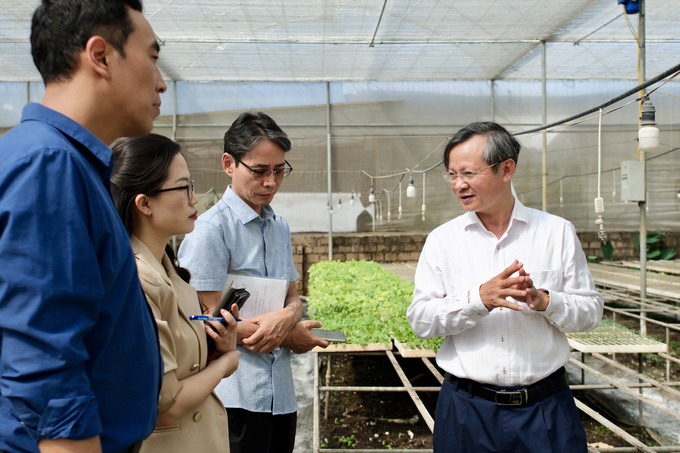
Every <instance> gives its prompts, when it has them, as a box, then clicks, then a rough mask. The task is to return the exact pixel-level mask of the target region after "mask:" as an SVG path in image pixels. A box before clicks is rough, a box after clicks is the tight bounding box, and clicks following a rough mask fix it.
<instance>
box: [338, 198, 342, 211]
mask: <svg viewBox="0 0 680 453" xmlns="http://www.w3.org/2000/svg"><path fill="white" fill-rule="evenodd" d="M338 209H342V198H338Z"/></svg>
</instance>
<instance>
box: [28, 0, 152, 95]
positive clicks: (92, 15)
mask: <svg viewBox="0 0 680 453" xmlns="http://www.w3.org/2000/svg"><path fill="white" fill-rule="evenodd" d="M127 7H130V8H132V9H134V10H136V11H139V12H140V13H141V12H142V2H141V0H42V4H41V5H40V6H39V7H38V9H36V10H35V12H34V13H33V20H32V22H31V53H32V55H33V63H35V66H36V67H37V68H38V71H40V75H41V76H42V79H43V82H45V84H48V83H51V82H60V81H65V80H68V79H70V78H71V77H72V76H73V74H74V73H75V71H76V69H77V68H78V54H80V52H82V50H83V49H85V45H86V44H87V41H88V40H89V39H90V38H91V37H92V36H95V35H97V36H101V37H102V38H104V39H105V40H106V42H108V43H109V44H111V45H112V46H113V48H114V49H116V50H117V51H118V53H120V54H121V55H122V56H123V57H125V43H126V41H127V38H128V36H129V35H130V33H132V32H133V31H134V30H135V26H134V23H133V22H132V19H131V18H130V14H129V12H128V9H127Z"/></svg>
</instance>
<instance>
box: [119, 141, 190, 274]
mask: <svg viewBox="0 0 680 453" xmlns="http://www.w3.org/2000/svg"><path fill="white" fill-rule="evenodd" d="M112 149H113V160H114V163H115V167H114V169H113V173H112V174H111V195H112V197H113V203H114V205H115V206H116V210H117V211H118V215H119V216H120V218H121V220H122V221H123V225H125V230H126V231H127V233H128V236H132V235H133V234H134V230H135V224H134V223H135V222H134V215H133V210H134V209H135V197H136V196H137V195H139V194H145V195H147V196H153V195H154V194H155V193H156V191H157V190H159V189H160V188H161V187H162V185H163V183H164V182H165V180H167V179H168V176H169V173H170V165H171V164H172V161H173V159H174V158H175V156H176V155H178V154H180V151H181V148H180V146H179V144H177V143H175V142H173V141H172V140H170V139H169V138H167V137H164V136H162V135H158V134H148V135H144V136H142V137H132V138H122V139H119V140H117V141H116V142H115V143H114V144H113V147H112ZM165 252H166V253H167V254H168V257H169V258H170V260H171V261H172V263H173V265H174V266H175V270H176V271H177V274H179V276H180V277H181V278H182V279H183V280H184V281H186V282H187V283H188V282H189V279H190V278H191V274H190V273H189V271H188V270H186V269H184V268H182V267H179V266H178V265H177V263H176V259H175V252H174V250H172V247H170V245H166V247H165Z"/></svg>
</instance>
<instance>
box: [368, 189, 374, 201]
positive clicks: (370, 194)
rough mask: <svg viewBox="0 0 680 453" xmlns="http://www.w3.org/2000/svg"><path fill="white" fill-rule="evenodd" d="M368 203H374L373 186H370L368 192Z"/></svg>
mask: <svg viewBox="0 0 680 453" xmlns="http://www.w3.org/2000/svg"><path fill="white" fill-rule="evenodd" d="M368 202H369V203H375V192H374V191H373V186H371V191H370V192H368Z"/></svg>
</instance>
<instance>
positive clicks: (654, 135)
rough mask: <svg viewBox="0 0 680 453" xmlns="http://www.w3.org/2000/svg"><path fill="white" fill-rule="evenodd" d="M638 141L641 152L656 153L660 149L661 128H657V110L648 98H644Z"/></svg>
mask: <svg viewBox="0 0 680 453" xmlns="http://www.w3.org/2000/svg"><path fill="white" fill-rule="evenodd" d="M640 126H641V127H640V130H639V131H638V140H639V141H640V150H642V151H654V150H655V149H657V148H659V128H657V127H656V108H654V104H652V101H650V100H649V97H648V96H645V97H643V98H642V116H641V117H640Z"/></svg>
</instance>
